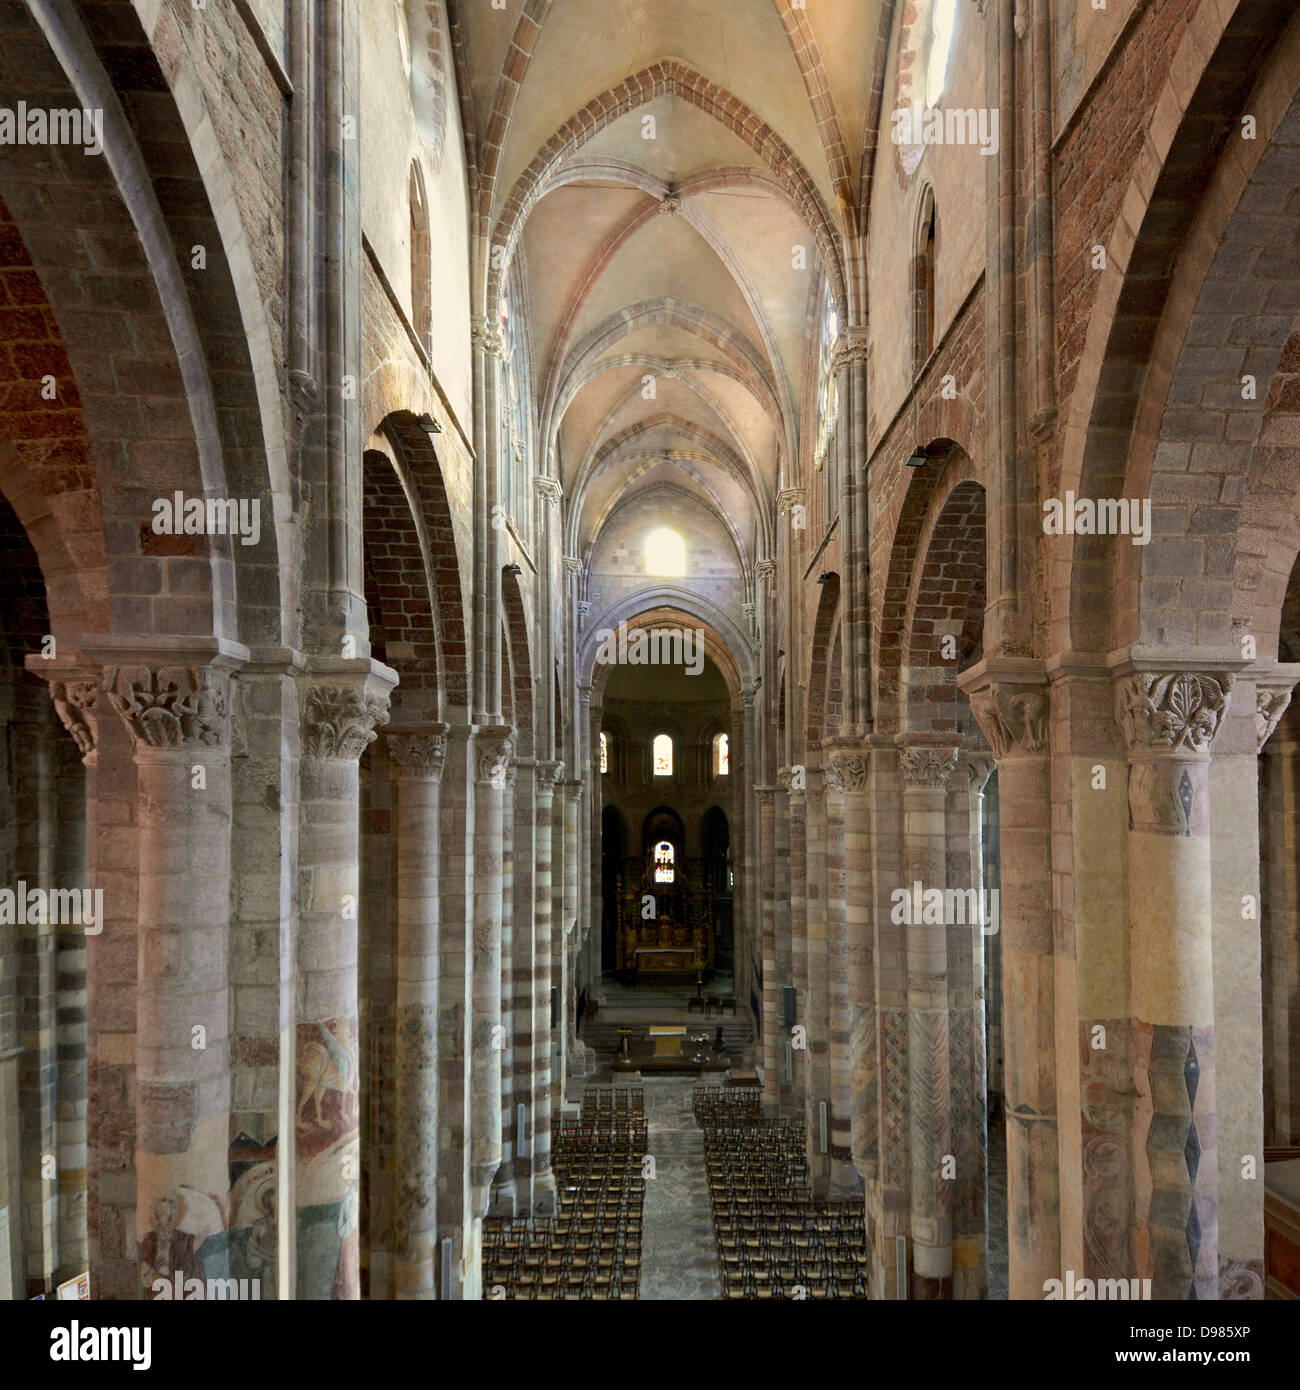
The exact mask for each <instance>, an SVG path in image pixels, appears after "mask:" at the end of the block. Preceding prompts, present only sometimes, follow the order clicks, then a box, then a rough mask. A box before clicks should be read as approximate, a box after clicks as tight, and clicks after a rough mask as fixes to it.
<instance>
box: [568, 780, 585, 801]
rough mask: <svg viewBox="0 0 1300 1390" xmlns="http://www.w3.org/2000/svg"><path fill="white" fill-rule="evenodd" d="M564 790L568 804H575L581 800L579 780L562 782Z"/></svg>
mask: <svg viewBox="0 0 1300 1390" xmlns="http://www.w3.org/2000/svg"><path fill="white" fill-rule="evenodd" d="M564 792H565V795H566V796H567V797H568V798H569V805H570V806H576V805H577V804H578V803H579V802H580V801H581V800H582V783H581V781H572V782H566V783H565V784H564Z"/></svg>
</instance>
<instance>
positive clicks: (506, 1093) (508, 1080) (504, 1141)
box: [491, 762, 527, 1216]
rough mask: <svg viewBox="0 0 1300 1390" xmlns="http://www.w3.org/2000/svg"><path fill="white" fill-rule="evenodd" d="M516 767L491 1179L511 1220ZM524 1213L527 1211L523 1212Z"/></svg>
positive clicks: (507, 823)
mask: <svg viewBox="0 0 1300 1390" xmlns="http://www.w3.org/2000/svg"><path fill="white" fill-rule="evenodd" d="M518 780H519V767H518V764H517V763H515V762H511V763H510V765H509V766H508V767H507V769H506V781H505V793H504V794H505V805H504V808H503V813H502V818H501V1027H500V1032H499V1033H498V1034H497V1035H496V1039H497V1040H499V1044H500V1052H501V1166H500V1167H499V1168H498V1169H497V1171H496V1176H495V1177H494V1178H493V1179H492V1201H491V1211H492V1214H493V1216H514V1215H515V1213H516V1211H517V1210H518V1201H519V1190H518V1187H517V1186H516V1183H515V1152H516V1150H515V1110H514V1104H515V1077H514V1069H515V1067H514V1060H515V1049H514V1037H515V984H514V974H515V950H516V942H515V798H516V795H517V789H518ZM525 1210H527V1209H526V1208H525Z"/></svg>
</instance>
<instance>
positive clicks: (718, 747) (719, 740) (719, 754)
mask: <svg viewBox="0 0 1300 1390" xmlns="http://www.w3.org/2000/svg"><path fill="white" fill-rule="evenodd" d="M730 772H731V740H730V739H729V738H728V737H727V735H726V734H719V735H718V736H717V737H716V738H715V739H714V740H713V775H714V776H715V777H726V776H728V775H729V774H730Z"/></svg>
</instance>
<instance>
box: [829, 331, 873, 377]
mask: <svg viewBox="0 0 1300 1390" xmlns="http://www.w3.org/2000/svg"><path fill="white" fill-rule="evenodd" d="M868 354H869V348H868V338H867V335H866V334H865V333H864V332H861V331H858V332H854V331H852V330H850V331H849V332H847V333H842V334H841V335H840V336H839V337H838V338H837V339H836V340H835V346H834V347H833V348H832V349H831V371H832V372H835V373H836V374H837V375H838V373H840V372H842V371H843V370H844V369H845V368H846V367H857V366H861V365H863V364H865V362H866V360H867V357H868Z"/></svg>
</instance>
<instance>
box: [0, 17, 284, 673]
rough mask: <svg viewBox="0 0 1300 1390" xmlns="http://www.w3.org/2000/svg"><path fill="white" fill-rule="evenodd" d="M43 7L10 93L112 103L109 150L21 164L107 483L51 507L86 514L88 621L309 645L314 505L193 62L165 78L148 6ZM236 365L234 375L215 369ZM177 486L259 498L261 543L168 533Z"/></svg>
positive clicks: (29, 230) (22, 201)
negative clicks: (60, 11) (92, 11)
mask: <svg viewBox="0 0 1300 1390" xmlns="http://www.w3.org/2000/svg"><path fill="white" fill-rule="evenodd" d="M35 9H36V7H34V6H33V7H27V10H26V11H24V10H22V9H19V10H18V11H17V12H16V13H15V14H14V16H12V22H11V24H10V26H9V27H8V28H7V30H6V42H7V43H9V44H12V45H14V46H15V48H14V51H19V49H22V50H23V51H26V52H27V53H28V54H29V55H30V62H29V63H28V64H27V65H25V71H23V72H22V73H19V74H11V75H9V76H6V77H0V104H3V105H5V106H13V105H14V104H15V101H16V99H17V98H19V97H21V98H23V99H26V100H27V101H28V102H29V103H32V102H36V101H38V102H39V103H40V104H42V105H46V106H57V107H76V108H83V109H87V108H88V109H98V110H102V112H103V119H104V137H105V140H104V153H103V154H102V155H101V156H100V157H97V158H86V157H76V155H75V152H69V154H67V155H66V156H61V157H59V158H56V159H52V158H50V156H49V153H48V151H44V150H33V149H32V148H31V147H26V148H24V147H17V148H14V149H12V150H10V151H9V152H8V153H7V155H6V159H5V168H4V178H3V194H4V197H5V201H6V203H7V205H8V209H9V214H10V215H11V218H12V224H13V226H14V227H16V228H17V230H18V233H19V235H20V237H21V240H22V242H23V245H24V247H25V252H26V255H27V256H28V258H29V260H30V264H31V266H32V268H33V269H34V270H35V271H36V273H37V274H38V275H39V277H40V279H41V281H42V283H43V284H44V285H45V288H46V294H47V296H48V303H49V305H50V307H51V309H52V312H53V314H54V317H55V320H56V322H57V324H58V326H59V329H60V332H61V337H62V342H63V345H64V348H65V350H66V353H67V355H68V360H69V362H70V364H71V366H72V369H73V374H74V375H75V377H76V380H77V383H78V387H79V401H80V408H81V411H82V415H83V419H84V421H85V426H86V429H85V442H86V445H87V450H88V458H89V460H90V461H91V466H92V468H93V474H94V477H95V480H96V483H97V489H96V491H95V492H94V493H92V491H91V490H90V489H88V488H87V487H85V486H79V485H78V484H79V483H80V482H81V480H80V479H77V478H75V477H73V476H71V474H70V476H69V477H68V479H67V486H66V487H65V486H62V485H61V486H59V487H58V488H57V489H56V492H57V494H58V496H59V499H60V500H59V502H58V504H57V505H54V506H51V507H49V508H47V509H45V511H46V515H45V517H44V522H45V524H46V525H47V526H48V525H50V524H53V525H55V526H61V525H63V524H64V523H63V517H62V516H60V512H62V513H64V514H67V513H75V516H76V520H75V522H74V523H73V531H70V532H69V534H68V536H67V537H65V539H64V543H63V546H62V549H63V550H65V551H66V552H67V553H68V554H69V555H73V556H75V557H76V559H77V561H78V563H79V564H81V565H83V566H84V571H85V572H84V575H83V584H84V587H85V589H86V591H87V593H88V594H91V595H93V596H94V597H93V599H92V601H91V604H90V607H91V608H94V609H98V610H99V611H97V612H93V613H90V612H88V613H86V614H84V615H83V616H82V618H81V619H80V620H79V621H78V623H77V627H78V628H79V629H80V630H86V629H89V630H91V631H98V632H112V631H118V630H134V631H146V632H156V633H160V634H164V633H178V632H179V633H188V634H197V633H200V632H203V631H212V632H214V633H218V634H221V635H225V636H229V637H232V638H235V637H237V638H240V639H242V640H245V641H248V642H252V643H261V642H280V641H283V640H290V639H289V638H287V637H286V633H285V630H284V627H283V623H284V621H286V619H285V615H286V614H287V615H292V614H293V613H294V612H295V611H296V608H297V604H296V602H295V601H292V597H291V598H290V601H286V596H285V592H284V585H286V584H288V583H291V582H292V578H291V577H292V573H293V568H292V567H291V566H281V565H280V564H279V562H278V557H279V552H280V542H281V539H282V536H283V533H284V530H285V528H286V527H287V526H288V525H289V524H290V521H289V517H290V513H291V511H292V509H293V505H294V503H293V498H292V496H291V492H292V488H291V485H290V481H289V476H288V468H287V458H286V451H285V449H284V441H283V418H282V411H283V408H282V402H281V399H280V395H279V390H278V385H277V382H278V372H277V370H276V365H275V362H274V358H273V353H272V351H271V347H270V336H269V334H268V333H267V331H266V323H265V314H264V310H263V308H262V306H261V303H260V299H259V297H258V294H257V291H256V289H255V288H248V287H250V286H255V284H256V276H255V274H254V273H253V271H252V268H251V266H252V262H251V260H250V259H249V257H250V251H249V246H248V239H247V238H245V237H244V236H243V233H242V230H241V228H240V226H239V213H238V211H237V210H235V202H236V200H235V198H234V196H233V191H232V190H233V183H232V181H231V180H230V179H229V177H228V175H227V171H226V170H225V165H224V161H223V159H222V154H221V151H220V149H219V148H218V147H217V141H216V140H215V139H214V134H213V128H212V126H211V125H208V124H206V117H205V115H204V113H203V112H202V110H201V109H200V108H202V99H201V97H199V96H198V95H197V84H196V83H194V82H193V81H192V80H189V79H187V74H189V73H190V69H189V67H188V64H187V61H186V60H185V59H184V58H182V59H181V60H180V61H179V62H178V64H177V67H176V70H174V71H171V72H169V74H167V75H164V73H163V72H162V70H161V68H160V66H159V63H158V60H157V58H156V57H155V54H154V51H153V48H152V46H151V37H150V36H148V35H146V34H145V33H144V31H143V28H142V27H141V25H140V22H139V19H138V17H137V16H136V14H135V12H134V10H133V9H132V7H131V6H129V5H121V4H119V5H114V6H113V10H114V23H113V24H112V25H111V26H108V25H104V26H98V25H97V26H96V29H95V32H94V33H90V32H88V31H87V30H85V29H84V28H82V27H81V25H80V21H79V18H78V17H77V16H76V15H75V14H73V13H72V12H69V14H68V15H67V16H64V17H63V18H62V19H61V20H60V23H59V24H58V25H56V26H47V28H45V29H42V27H41V26H40V25H39V24H38V23H37V20H36V18H35V15H34V13H33V11H34V10H35ZM187 13H188V11H187ZM174 23H175V17H174V16H173V15H172V14H171V12H170V11H167V12H164V16H163V18H161V19H160V21H159V27H158V30H157V31H156V32H155V34H154V35H153V37H154V38H159V39H160V41H164V40H166V41H168V43H169V47H174V48H175V50H176V51H177V52H178V53H183V52H184V42H183V41H180V42H177V43H175V44H174V45H172V44H170V39H172V38H175V35H174V34H173V35H169V34H168V33H167V26H168V25H172V24H174ZM109 69H111V71H112V74H113V75H112V77H111V78H110V75H109ZM34 73H38V74H39V76H33V74H34ZM196 113H197V114H196ZM137 132H147V138H144V139H138V138H137ZM191 132H193V139H191ZM200 161H201V162H202V170H200ZM218 184H220V185H221V187H220V188H217V187H216V186H217V185H218ZM214 188H215V189H216V193H215V194H212V193H211V190H213V189H214ZM222 193H225V194H228V195H229V196H226V197H222V196H220V194H222ZM214 209H220V211H214ZM196 244H199V245H202V246H203V247H204V248H205V250H206V252H207V265H206V267H205V269H204V271H203V273H202V274H198V273H196V272H194V271H193V270H191V268H190V259H191V252H192V248H193V247H194V246H195V245H196ZM88 267H90V268H91V269H90V270H89V272H88ZM245 271H246V272H247V273H246V274H245V273H243V272H245ZM241 285H243V286H245V289H244V290H243V291H242V292H241V289H240V286H241ZM216 363H219V364H220V369H221V374H220V377H219V378H216V377H214V376H212V375H210V373H211V372H212V369H213V364H216ZM218 387H219V389H217V388H218ZM142 482H143V483H144V484H145V486H144V487H142V486H141V484H142ZM177 489H179V490H181V491H183V492H184V493H185V494H186V495H187V496H189V497H203V496H205V495H206V496H208V497H236V498H241V497H242V498H247V499H255V500H257V501H258V503H259V506H260V511H261V521H262V527H261V537H260V541H259V544H258V545H256V546H251V547H245V546H242V545H240V544H238V543H237V542H236V543H235V544H233V545H232V544H231V543H230V539H229V538H227V537H221V536H212V537H204V536H170V537H155V536H154V535H153V534H152V530H151V527H150V523H151V521H152V519H153V514H152V511H151V507H150V504H151V502H152V501H153V500H154V498H155V496H159V495H161V496H167V495H169V494H170V493H171V492H173V491H175V490H177ZM71 493H76V494H78V495H77V496H75V497H73V496H71V495H69V494H71ZM53 495H54V494H50V496H51V497H52V496H53ZM18 510H19V512H20V515H21V514H22V512H23V507H22V506H19V507H18ZM95 514H97V515H95ZM92 515H95V520H94V521H93V522H92V521H91V517H92ZM100 518H102V521H101V520H100ZM94 530H98V532H99V537H98V539H96V538H93V537H92V535H91V532H92V531H94ZM74 532H75V534H74ZM106 538H111V541H112V554H111V555H109V554H108V551H107V548H106V547H107V540H106ZM47 548H48V547H47ZM59 558H62V557H59ZM110 562H111V563H110ZM43 563H45V562H44V561H43ZM61 606H62V605H61V604H58V603H56V605H55V607H56V608H58V607H61ZM76 635H78V636H79V635H80V632H79V631H78V632H77V634H76ZM70 645H71V644H70Z"/></svg>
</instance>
